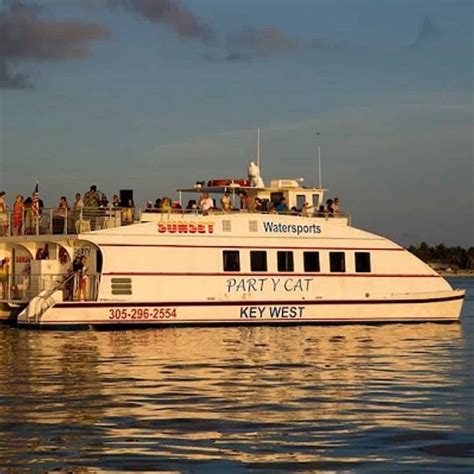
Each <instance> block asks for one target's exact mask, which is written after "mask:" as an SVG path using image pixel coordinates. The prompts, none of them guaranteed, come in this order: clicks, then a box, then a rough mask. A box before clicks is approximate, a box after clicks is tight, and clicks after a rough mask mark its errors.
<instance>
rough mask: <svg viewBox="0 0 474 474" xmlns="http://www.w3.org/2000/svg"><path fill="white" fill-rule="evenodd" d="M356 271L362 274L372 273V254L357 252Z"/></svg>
mask: <svg viewBox="0 0 474 474" xmlns="http://www.w3.org/2000/svg"><path fill="white" fill-rule="evenodd" d="M355 270H356V272H360V273H369V272H370V253H369V252H356V253H355Z"/></svg>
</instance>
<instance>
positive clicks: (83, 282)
mask: <svg viewBox="0 0 474 474" xmlns="http://www.w3.org/2000/svg"><path fill="white" fill-rule="evenodd" d="M81 265H82V268H81V269H80V271H79V300H81V301H85V300H86V299H87V282H88V280H89V277H88V276H87V272H88V270H89V268H88V267H87V257H86V256H83V257H81Z"/></svg>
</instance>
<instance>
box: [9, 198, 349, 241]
mask: <svg viewBox="0 0 474 474" xmlns="http://www.w3.org/2000/svg"><path fill="white" fill-rule="evenodd" d="M238 213H250V214H265V215H269V216H270V215H288V216H300V217H319V218H322V219H326V220H332V219H341V218H344V219H348V222H349V224H350V215H349V214H348V213H345V212H338V213H327V212H315V213H312V214H306V215H305V214H304V213H302V212H299V211H298V212H296V211H288V212H276V211H265V210H257V209H252V210H249V209H232V210H230V211H224V210H222V209H209V210H208V211H202V210H200V209H174V208H173V209H170V210H166V211H164V210H162V209H154V208H145V209H140V208H117V207H111V206H109V207H99V208H93V207H89V208H88V207H84V208H82V209H67V208H61V209H58V208H55V209H52V208H50V209H46V208H45V209H41V210H40V212H38V214H35V213H33V212H32V211H31V209H26V210H25V211H23V213H22V214H21V215H17V214H15V213H14V212H8V213H7V217H8V219H7V221H6V225H4V226H1V228H0V237H2V236H34V235H51V234H53V235H77V234H82V233H86V232H91V231H94V230H102V229H110V228H115V227H122V226H127V225H130V224H134V223H137V222H143V221H149V220H153V221H156V220H162V219H167V218H175V217H177V216H210V215H228V216H231V215H235V214H238Z"/></svg>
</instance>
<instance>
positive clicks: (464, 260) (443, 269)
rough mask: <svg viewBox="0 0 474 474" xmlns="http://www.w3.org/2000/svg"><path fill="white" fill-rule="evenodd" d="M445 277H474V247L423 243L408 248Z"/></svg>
mask: <svg viewBox="0 0 474 474" xmlns="http://www.w3.org/2000/svg"><path fill="white" fill-rule="evenodd" d="M407 250H408V251H410V252H411V253H412V254H414V255H416V256H417V257H418V258H419V259H420V260H423V262H425V263H427V264H428V265H429V266H430V267H431V268H432V269H433V270H435V271H437V272H438V273H439V274H440V275H441V276H443V277H468V278H473V277H474V247H469V248H467V249H466V248H463V247H460V246H457V247H446V246H445V245H444V244H438V245H436V246H430V245H428V244H427V243H426V242H421V243H420V244H419V245H418V246H416V245H410V247H408V248H407Z"/></svg>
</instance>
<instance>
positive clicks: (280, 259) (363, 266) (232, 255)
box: [223, 250, 371, 273]
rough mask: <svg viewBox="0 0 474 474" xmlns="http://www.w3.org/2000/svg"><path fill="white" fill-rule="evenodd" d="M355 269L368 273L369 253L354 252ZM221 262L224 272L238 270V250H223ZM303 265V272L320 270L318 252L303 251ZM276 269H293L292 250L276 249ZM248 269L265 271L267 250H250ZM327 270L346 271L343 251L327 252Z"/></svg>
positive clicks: (285, 270)
mask: <svg viewBox="0 0 474 474" xmlns="http://www.w3.org/2000/svg"><path fill="white" fill-rule="evenodd" d="M354 256H355V271H356V272H357V273H370V271H371V265H370V253H369V252H355V253H354ZM223 264H224V271H225V272H240V252H239V251H238V250H224V251H223ZM303 266H304V271H305V272H320V271H321V266H320V263H319V252H303ZM277 269H278V271H279V272H293V271H295V265H294V259H293V252H292V251H287V250H279V251H277ZM250 270H251V271H252V272H266V271H268V265H267V252H266V251H265V250H251V251H250ZM329 270H330V271H331V272H334V273H344V272H345V271H346V254H345V253H344V252H329Z"/></svg>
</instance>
